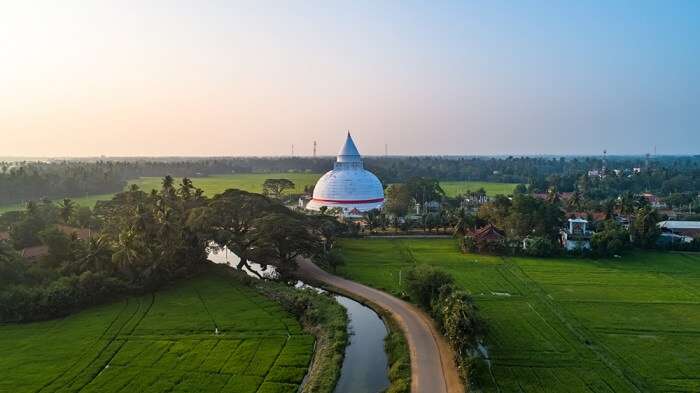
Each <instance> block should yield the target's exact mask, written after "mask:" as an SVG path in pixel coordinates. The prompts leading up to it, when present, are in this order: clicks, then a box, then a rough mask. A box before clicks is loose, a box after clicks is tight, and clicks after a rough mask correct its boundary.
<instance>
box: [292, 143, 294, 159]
mask: <svg viewBox="0 0 700 393" xmlns="http://www.w3.org/2000/svg"><path fill="white" fill-rule="evenodd" d="M292 158H294V144H293V143H292Z"/></svg>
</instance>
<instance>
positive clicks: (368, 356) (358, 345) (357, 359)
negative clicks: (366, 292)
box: [209, 246, 389, 393]
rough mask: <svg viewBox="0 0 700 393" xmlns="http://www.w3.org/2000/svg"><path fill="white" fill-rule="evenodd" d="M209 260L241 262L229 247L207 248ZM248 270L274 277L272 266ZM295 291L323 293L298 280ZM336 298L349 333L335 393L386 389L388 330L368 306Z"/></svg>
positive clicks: (339, 297) (357, 392)
mask: <svg viewBox="0 0 700 393" xmlns="http://www.w3.org/2000/svg"><path fill="white" fill-rule="evenodd" d="M209 260H211V261H212V262H214V263H223V264H227V265H229V266H231V267H233V268H234V269H237V265H238V263H239V262H240V261H241V259H240V258H239V257H238V256H237V255H236V254H234V253H233V252H231V251H230V250H229V249H228V248H225V247H224V248H223V249H219V248H218V247H213V246H212V247H210V252H209ZM248 264H249V265H250V267H251V270H249V269H248V268H247V267H243V271H245V272H246V273H247V274H248V275H249V276H251V277H255V278H259V277H258V276H257V275H256V274H255V273H253V271H256V272H258V273H259V274H260V275H262V276H263V277H269V278H277V271H276V269H275V267H274V266H268V267H267V269H264V270H263V268H262V266H261V265H259V264H257V263H252V262H248ZM295 286H296V287H297V288H311V289H314V290H316V291H317V292H319V293H323V292H325V291H324V290H323V289H320V288H316V287H313V286H310V285H307V284H305V283H304V282H302V281H297V283H296V285H295ZM335 299H336V300H337V301H338V303H340V305H342V306H343V307H345V309H346V310H347V312H348V320H349V325H348V332H349V333H350V344H349V345H348V346H347V348H345V358H344V359H343V367H342V369H341V374H340V379H339V380H338V385H337V386H336V388H335V391H334V393H379V392H382V391H384V390H385V389H386V388H388V387H389V378H388V376H387V373H388V370H389V366H388V364H389V362H388V360H387V357H386V353H385V352H384V338H385V337H386V335H387V329H386V326H385V325H384V321H382V319H381V318H380V317H379V315H377V313H375V312H374V310H372V309H371V308H369V307H366V306H364V305H362V304H360V303H358V302H356V301H354V300H352V299H350V298H347V297H345V296H340V295H336V296H335Z"/></svg>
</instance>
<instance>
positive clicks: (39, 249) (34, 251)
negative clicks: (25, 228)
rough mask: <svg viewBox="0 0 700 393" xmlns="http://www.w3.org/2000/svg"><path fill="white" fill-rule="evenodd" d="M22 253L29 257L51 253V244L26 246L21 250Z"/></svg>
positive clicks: (33, 257)
mask: <svg viewBox="0 0 700 393" xmlns="http://www.w3.org/2000/svg"><path fill="white" fill-rule="evenodd" d="M21 255H22V256H23V257H24V258H27V259H35V258H39V257H43V256H46V255H49V246H34V247H26V248H23V249H22V251H21Z"/></svg>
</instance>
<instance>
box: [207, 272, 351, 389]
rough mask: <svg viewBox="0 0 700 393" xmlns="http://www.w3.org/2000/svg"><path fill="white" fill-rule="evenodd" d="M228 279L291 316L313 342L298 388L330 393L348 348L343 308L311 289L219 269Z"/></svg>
mask: <svg viewBox="0 0 700 393" xmlns="http://www.w3.org/2000/svg"><path fill="white" fill-rule="evenodd" d="M216 268H217V269H221V270H222V272H225V274H227V275H228V276H229V277H231V278H233V279H235V280H237V281H239V282H241V283H243V284H244V285H247V286H249V287H251V288H254V289H256V290H257V291H258V292H260V293H261V294H262V295H264V296H265V297H267V298H269V299H272V300H274V301H276V302H277V303H279V304H281V305H282V307H283V308H284V309H285V310H287V311H288V312H290V313H292V314H294V315H295V316H296V317H297V319H298V320H299V323H301V325H302V327H303V329H304V331H306V332H307V333H310V334H312V335H313V336H314V337H315V338H316V343H315V346H314V354H313V357H312V359H311V362H310V364H309V365H308V367H309V369H308V372H307V373H306V377H305V378H304V382H303V384H302V387H301V390H300V391H301V392H302V393H332V392H333V391H334V390H335V386H336V384H337V382H338V379H339V378H340V371H341V368H342V365H343V358H344V356H345V348H346V346H347V344H348V334H347V329H346V327H347V324H348V316H347V313H346V311H345V308H343V306H341V305H340V304H338V303H337V302H336V301H335V300H334V299H332V298H331V297H330V295H328V294H321V293H318V292H316V291H314V290H313V289H300V288H293V287H290V286H288V285H286V284H284V283H280V282H274V281H261V280H259V279H256V278H252V277H250V276H248V275H246V274H245V273H243V272H241V271H238V270H235V269H233V268H231V267H228V266H226V265H218V266H216Z"/></svg>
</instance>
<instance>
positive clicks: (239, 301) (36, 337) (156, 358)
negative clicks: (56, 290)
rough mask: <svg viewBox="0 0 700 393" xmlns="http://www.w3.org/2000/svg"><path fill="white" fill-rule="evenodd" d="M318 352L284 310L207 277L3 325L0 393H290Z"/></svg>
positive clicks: (251, 291) (234, 285) (244, 289)
mask: <svg viewBox="0 0 700 393" xmlns="http://www.w3.org/2000/svg"><path fill="white" fill-rule="evenodd" d="M215 329H218V334H217V333H216V332H215ZM313 347H314V338H313V337H312V336H311V335H309V334H307V333H304V332H303V330H302V328H301V326H300V325H299V323H298V322H297V320H296V319H295V318H294V317H293V315H292V314H290V313H288V312H286V311H285V310H283V308H282V306H281V305H280V304H278V303H277V302H274V301H271V300H269V299H267V298H266V297H264V296H261V295H260V294H259V293H258V292H257V291H256V290H255V289H253V288H251V287H247V286H245V285H243V284H241V283H240V282H239V281H236V280H233V279H229V278H226V277H225V276H222V275H221V274H206V275H203V276H199V277H197V278H195V279H191V280H189V281H188V282H186V283H185V282H181V283H178V285H176V286H174V287H172V288H170V289H167V290H162V291H159V292H156V293H155V294H153V295H145V296H142V297H132V298H129V299H127V300H124V301H122V302H119V303H113V304H110V305H106V306H100V307H96V308H91V309H89V310H87V311H83V312H81V313H78V314H74V315H71V316H69V317H67V318H64V319H58V320H51V321H47V322H38V323H31V324H21V325H15V324H8V325H0V352H1V353H2V356H1V357H0V391H2V392H37V391H41V392H55V391H83V392H117V391H124V392H136V391H144V392H169V391H173V392H195V391H201V392H209V391H217V392H247V393H253V392H290V393H291V392H296V391H297V389H298V387H299V384H300V383H301V381H302V379H303V378H304V376H305V375H306V370H307V368H308V365H309V362H310V361H311V357H312V351H313Z"/></svg>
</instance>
